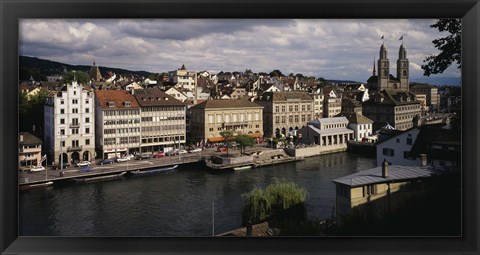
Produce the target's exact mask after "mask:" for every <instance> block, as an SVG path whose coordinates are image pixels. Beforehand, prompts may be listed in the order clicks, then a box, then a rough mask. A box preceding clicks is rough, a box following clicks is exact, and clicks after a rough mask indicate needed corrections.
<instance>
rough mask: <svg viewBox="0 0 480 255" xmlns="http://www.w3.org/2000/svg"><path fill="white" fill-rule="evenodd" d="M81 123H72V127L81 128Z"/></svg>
mask: <svg viewBox="0 0 480 255" xmlns="http://www.w3.org/2000/svg"><path fill="white" fill-rule="evenodd" d="M79 127H80V124H79V123H71V124H70V128H79Z"/></svg>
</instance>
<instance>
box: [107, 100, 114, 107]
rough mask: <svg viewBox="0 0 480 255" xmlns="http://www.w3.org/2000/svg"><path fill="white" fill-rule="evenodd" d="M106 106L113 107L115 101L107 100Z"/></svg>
mask: <svg viewBox="0 0 480 255" xmlns="http://www.w3.org/2000/svg"><path fill="white" fill-rule="evenodd" d="M107 105H108V107H115V102H113V101H108V102H107Z"/></svg>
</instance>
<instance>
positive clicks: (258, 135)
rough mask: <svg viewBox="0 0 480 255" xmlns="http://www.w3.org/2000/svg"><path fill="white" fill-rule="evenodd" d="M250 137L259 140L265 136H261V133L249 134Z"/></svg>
mask: <svg viewBox="0 0 480 255" xmlns="http://www.w3.org/2000/svg"><path fill="white" fill-rule="evenodd" d="M248 135H249V136H251V137H255V138H257V137H258V138H260V137H263V135H262V134H259V133H255V134H248Z"/></svg>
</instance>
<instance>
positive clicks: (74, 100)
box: [72, 91, 78, 104]
mask: <svg viewBox="0 0 480 255" xmlns="http://www.w3.org/2000/svg"><path fill="white" fill-rule="evenodd" d="M74 94H75V91H74ZM72 104H78V99H72Z"/></svg>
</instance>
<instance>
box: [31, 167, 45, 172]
mask: <svg viewBox="0 0 480 255" xmlns="http://www.w3.org/2000/svg"><path fill="white" fill-rule="evenodd" d="M40 171H45V167H43V166H34V167H32V168H30V172H40Z"/></svg>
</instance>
